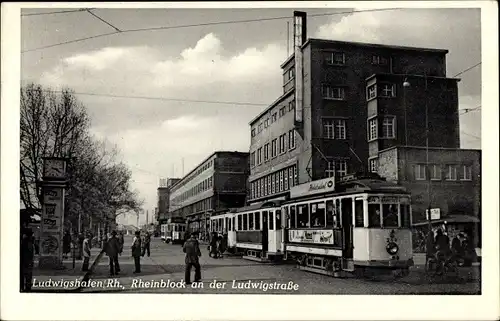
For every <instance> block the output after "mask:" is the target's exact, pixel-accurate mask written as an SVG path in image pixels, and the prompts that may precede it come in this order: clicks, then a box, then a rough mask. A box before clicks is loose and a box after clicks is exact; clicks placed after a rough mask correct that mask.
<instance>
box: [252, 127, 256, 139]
mask: <svg viewBox="0 0 500 321" xmlns="http://www.w3.org/2000/svg"><path fill="white" fill-rule="evenodd" d="M255 135H256V133H255V128H252V137H255Z"/></svg>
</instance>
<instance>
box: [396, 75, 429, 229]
mask: <svg viewBox="0 0 500 321" xmlns="http://www.w3.org/2000/svg"><path fill="white" fill-rule="evenodd" d="M424 81H425V91H424V94H425V108H424V109H425V169H426V172H425V173H426V176H427V173H430V171H429V106H428V104H427V91H428V85H427V73H424ZM409 87H411V84H410V82H409V81H408V78H407V77H405V79H404V81H403V103H404V117H405V143H406V145H408V135H407V130H406V126H407V125H406V89H405V88H409ZM427 201H428V205H427V206H428V208H427V222H428V228H429V233H430V232H431V230H432V225H431V179H430V175H429V177H428V182H427Z"/></svg>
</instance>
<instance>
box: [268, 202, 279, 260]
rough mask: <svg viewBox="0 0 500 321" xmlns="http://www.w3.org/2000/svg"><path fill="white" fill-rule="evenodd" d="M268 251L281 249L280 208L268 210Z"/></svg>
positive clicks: (275, 251) (272, 251)
mask: <svg viewBox="0 0 500 321" xmlns="http://www.w3.org/2000/svg"><path fill="white" fill-rule="evenodd" d="M268 227H269V232H268V238H269V242H268V244H269V245H268V251H269V252H270V253H277V252H278V250H280V251H282V249H281V210H275V211H269V219H268Z"/></svg>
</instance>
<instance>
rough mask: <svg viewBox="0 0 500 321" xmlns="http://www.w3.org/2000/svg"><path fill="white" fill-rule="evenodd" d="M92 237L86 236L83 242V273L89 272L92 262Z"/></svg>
mask: <svg viewBox="0 0 500 321" xmlns="http://www.w3.org/2000/svg"><path fill="white" fill-rule="evenodd" d="M89 243H90V235H89V234H86V235H85V237H84V239H83V242H82V253H83V265H82V271H84V272H86V271H88V270H89V262H90V244H89Z"/></svg>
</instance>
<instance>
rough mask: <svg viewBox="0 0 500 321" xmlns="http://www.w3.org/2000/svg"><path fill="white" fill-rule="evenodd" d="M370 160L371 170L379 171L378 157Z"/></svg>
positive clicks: (373, 171)
mask: <svg viewBox="0 0 500 321" xmlns="http://www.w3.org/2000/svg"><path fill="white" fill-rule="evenodd" d="M368 162H369V163H370V172H372V173H376V172H377V171H378V158H371V159H370V160H369V161H368Z"/></svg>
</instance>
